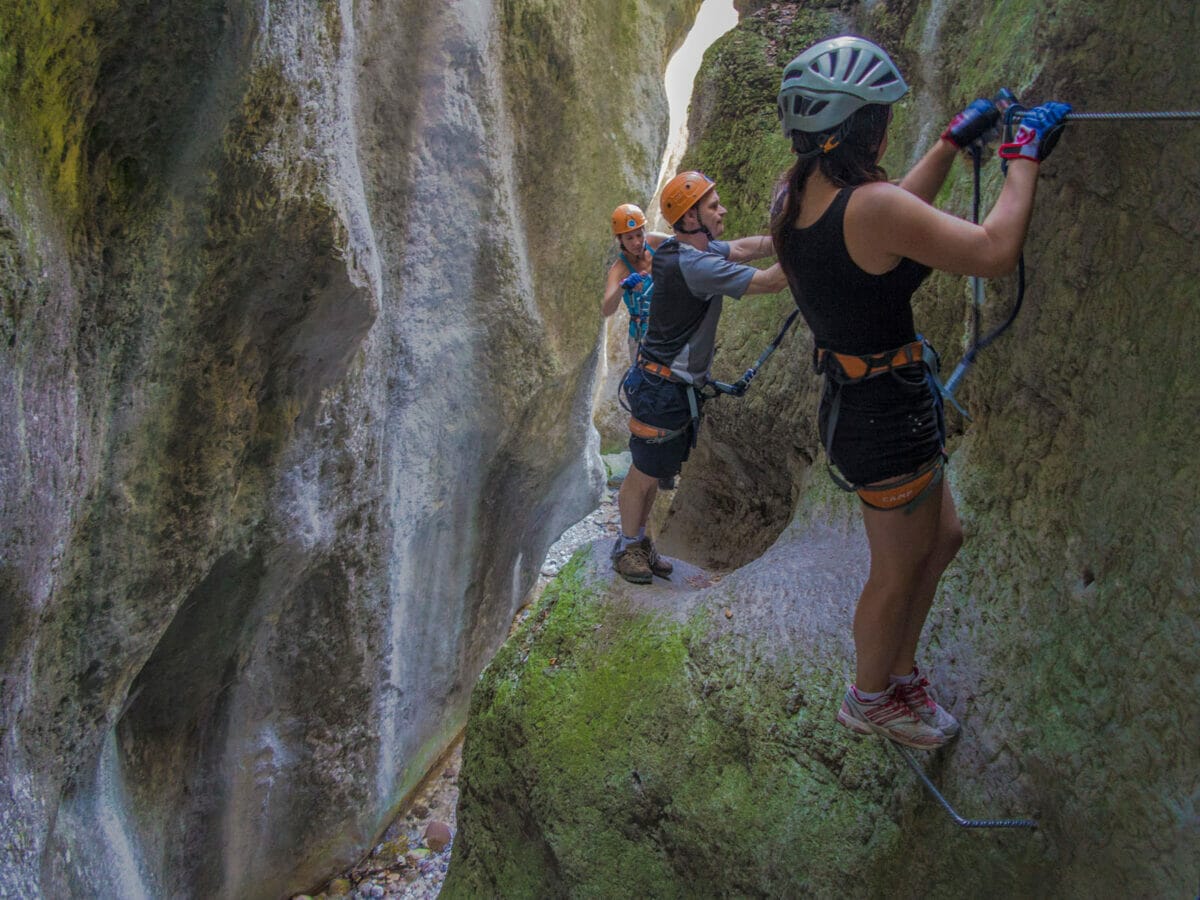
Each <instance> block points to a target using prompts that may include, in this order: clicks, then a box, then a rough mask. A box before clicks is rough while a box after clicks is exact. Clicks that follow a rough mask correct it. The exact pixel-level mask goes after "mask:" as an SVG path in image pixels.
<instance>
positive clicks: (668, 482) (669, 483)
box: [658, 475, 675, 491]
mask: <svg viewBox="0 0 1200 900" xmlns="http://www.w3.org/2000/svg"><path fill="white" fill-rule="evenodd" d="M658 489H659V490H660V491H673V490H675V476H674V475H668V476H667V477H666V478H660V479H658Z"/></svg>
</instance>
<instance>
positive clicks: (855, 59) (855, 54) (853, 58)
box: [843, 50, 862, 72]
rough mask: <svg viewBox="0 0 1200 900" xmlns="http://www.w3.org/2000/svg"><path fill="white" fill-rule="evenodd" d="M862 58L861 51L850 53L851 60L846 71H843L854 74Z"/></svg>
mask: <svg viewBox="0 0 1200 900" xmlns="http://www.w3.org/2000/svg"><path fill="white" fill-rule="evenodd" d="M860 56H862V51H861V50H851V51H850V60H849V61H848V62H847V63H846V67H845V69H843V71H845V72H853V71H854V70H855V68H857V66H858V59H859V57H860Z"/></svg>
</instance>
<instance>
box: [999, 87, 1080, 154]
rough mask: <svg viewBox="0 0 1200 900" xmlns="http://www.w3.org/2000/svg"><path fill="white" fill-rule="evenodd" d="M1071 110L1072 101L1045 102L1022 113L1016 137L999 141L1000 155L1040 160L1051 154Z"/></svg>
mask: <svg viewBox="0 0 1200 900" xmlns="http://www.w3.org/2000/svg"><path fill="white" fill-rule="evenodd" d="M1070 111H1071V104H1069V103H1054V102H1051V103H1043V104H1042V105H1041V106H1035V107H1034V108H1033V109H1031V110H1029V111H1028V112H1026V113H1025V114H1024V115H1022V116H1021V126H1020V127H1019V128H1018V129H1017V133H1016V134H1015V135H1014V136H1013V139H1012V140H1011V141H1009V142H1008V143H1006V144H1001V145H1000V158H1001V159H1030V160H1033V161H1034V162H1041V161H1042V160H1043V159H1045V158H1046V157H1047V156H1049V155H1050V151H1051V150H1053V149H1054V145H1055V144H1057V143H1058V139H1059V137H1060V136H1061V135H1062V130H1063V128H1065V127H1066V122H1065V121H1064V120H1065V119H1066V117H1067V113H1069V112H1070Z"/></svg>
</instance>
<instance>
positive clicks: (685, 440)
mask: <svg viewBox="0 0 1200 900" xmlns="http://www.w3.org/2000/svg"><path fill="white" fill-rule="evenodd" d="M625 397H626V399H627V400H628V401H629V409H630V411H631V413H632V414H633V416H634V418H636V419H638V420H639V421H642V422H645V423H646V424H647V425H653V426H655V427H656V428H665V429H668V430H672V431H673V430H674V429H676V428H683V431H682V432H681V433H680V434H678V435H676V436H675V437H673V438H671V440H669V441H664V442H663V443H651V442H650V441H647V440H645V439H643V438H639V437H634V436H633V435H630V437H629V454H630V456H632V457H633V464H634V465H635V466H636V467H637V469H638V471H639V472H642V473H643V474H645V475H649V476H650V477H651V478H670V477H671V476H673V475H678V474H679V470H680V469H681V468H682V467H683V463H684V461H685V460H686V459H687V458H688V454H689V453H691V450H692V429H693V424H692V409H691V406H690V405H689V404H688V386H687V385H686V384H682V383H680V382H677V381H668V380H667V379H665V378H660V377H658V376H657V375H651V374H650V373H648V372H646V371H645V370H644V369H640V368H638V367H636V366H635V367H633V368H632V369H630V371H629V373H628V374H627V375H626V376H625ZM701 402H702V401H701V400H700V398H699V397H697V398H696V403H697V409H699V404H700V403H701ZM685 426H686V427H685Z"/></svg>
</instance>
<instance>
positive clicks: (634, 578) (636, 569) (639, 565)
mask: <svg viewBox="0 0 1200 900" xmlns="http://www.w3.org/2000/svg"><path fill="white" fill-rule="evenodd" d="M612 564H613V568H614V569H616V570H617V574H618V575H620V576H621V577H622V578H624V579H625V580H626V581H631V582H633V583H634V584H649V583H650V582H651V580H652V579H653V578H654V576H653V574H652V573H651V571H650V554H649V553H647V552H646V545H645V543H644V542H642V541H636V542H634V543H632V544H630V545H629V546H628V547H626V548H625V549H624V550H622V551H621V552H620V553H617V554H615V555H614V556H613V558H612Z"/></svg>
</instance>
